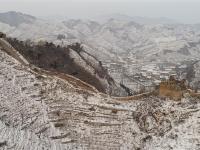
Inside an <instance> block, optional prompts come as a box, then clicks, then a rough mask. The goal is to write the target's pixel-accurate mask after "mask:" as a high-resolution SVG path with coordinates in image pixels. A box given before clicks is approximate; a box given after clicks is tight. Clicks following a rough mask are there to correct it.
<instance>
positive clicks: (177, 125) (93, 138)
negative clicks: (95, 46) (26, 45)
mask: <svg viewBox="0 0 200 150" xmlns="http://www.w3.org/2000/svg"><path fill="white" fill-rule="evenodd" d="M5 49H6V48H5V47H4V45H2V44H0V61H1V63H0V149H13V150H21V149H25V150H31V149H41V150H42V149H48V150H49V149H50V150H64V149H66V150H68V149H80V150H82V149H87V150H88V149H91V150H104V149H114V150H117V149H122V150H127V149H131V150H132V149H137V150H139V149H142V150H160V149H162V150H169V149H176V150H177V149H182V150H184V149H185V150H186V149H193V150H199V147H200V139H199V137H200V118H199V116H200V109H199V108H200V100H199V99H198V98H192V97H189V96H187V95H185V98H183V99H182V101H181V102H174V101H171V100H169V99H165V100H164V99H161V98H159V97H156V96H149V97H148V98H141V99H140V100H135V101H126V102H124V101H118V100H115V99H113V98H111V97H109V96H106V95H102V94H101V93H99V92H98V91H96V90H92V88H90V89H88V88H85V85H84V86H83V84H84V82H82V81H80V80H78V79H77V80H76V79H75V78H73V77H71V76H68V78H61V77H60V76H59V75H56V74H53V73H48V72H46V71H43V70H40V69H38V68H37V67H34V66H29V65H27V64H26V63H25V64H22V63H21V62H19V61H18V60H16V59H14V58H13V57H16V56H20V58H22V60H24V62H25V59H24V58H23V57H22V56H21V55H20V54H16V53H15V52H16V51H14V50H13V49H10V52H13V54H15V55H12V56H13V57H11V56H10V55H8V54H7V53H6V52H5ZM34 68H35V69H34Z"/></svg>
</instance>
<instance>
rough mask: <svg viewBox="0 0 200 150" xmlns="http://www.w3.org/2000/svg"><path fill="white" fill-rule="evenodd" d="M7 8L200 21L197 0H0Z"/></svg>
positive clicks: (85, 15)
mask: <svg viewBox="0 0 200 150" xmlns="http://www.w3.org/2000/svg"><path fill="white" fill-rule="evenodd" d="M10 10H14V11H21V12H24V13H28V14H32V15H34V16H52V15H53V16H56V15H60V16H66V17H68V18H90V17H94V16H102V15H106V14H113V13H120V14H126V15H129V16H145V17H167V18H171V19H174V20H177V21H180V22H184V23H200V0H0V12H5V11H10Z"/></svg>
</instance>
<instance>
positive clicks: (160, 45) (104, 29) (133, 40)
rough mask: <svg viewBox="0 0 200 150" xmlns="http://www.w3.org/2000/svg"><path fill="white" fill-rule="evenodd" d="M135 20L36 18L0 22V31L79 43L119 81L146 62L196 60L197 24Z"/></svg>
mask: <svg viewBox="0 0 200 150" xmlns="http://www.w3.org/2000/svg"><path fill="white" fill-rule="evenodd" d="M143 19H144V18H143ZM146 20H147V19H146ZM136 21H137V20H136V19H135V20H134V19H133V18H132V17H127V16H123V15H121V16H119V15H118V17H113V18H111V19H108V20H107V21H105V22H104V23H99V22H96V21H91V20H73V19H70V20H65V21H47V20H41V19H36V20H35V21H34V22H32V23H23V24H20V25H19V26H17V27H13V26H10V25H9V24H6V23H0V31H3V32H5V33H6V34H7V35H9V36H11V37H16V38H19V39H21V40H27V39H30V40H32V41H35V42H40V41H45V40H46V41H51V42H53V43H55V44H59V45H68V44H71V43H75V42H79V43H82V46H83V47H84V49H85V51H87V52H88V53H89V54H91V55H93V56H95V57H96V58H98V59H99V60H100V61H101V62H102V64H103V65H104V66H105V67H106V68H108V70H109V72H110V74H111V75H112V76H113V77H114V79H116V80H118V82H120V80H121V77H120V76H122V75H123V73H126V74H128V75H134V74H136V73H138V72H141V69H142V67H145V66H147V65H149V64H151V65H156V67H157V68H158V67H160V64H162V65H163V64H169V63H170V64H172V65H174V67H177V66H176V65H181V64H184V63H188V62H194V61H199V58H200V29H199V28H198V25H185V24H175V23H171V24H169V23H167V24H166V23H162V22H159V23H153V24H151V23H150V24H149V23H143V24H141V22H140V21H138V22H136ZM58 36H59V37H63V38H58ZM151 70H152V69H151ZM153 71H154V70H153ZM158 71H160V70H158ZM160 76H162V75H160Z"/></svg>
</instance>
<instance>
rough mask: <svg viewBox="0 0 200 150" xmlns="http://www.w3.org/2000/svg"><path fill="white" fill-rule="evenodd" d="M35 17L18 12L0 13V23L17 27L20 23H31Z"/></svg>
mask: <svg viewBox="0 0 200 150" xmlns="http://www.w3.org/2000/svg"><path fill="white" fill-rule="evenodd" d="M34 20H36V18H35V17H33V16H31V15H27V14H23V13H20V12H15V11H9V12H5V13H0V22H3V23H6V24H9V25H10V26H19V25H20V24H22V23H33V22H34Z"/></svg>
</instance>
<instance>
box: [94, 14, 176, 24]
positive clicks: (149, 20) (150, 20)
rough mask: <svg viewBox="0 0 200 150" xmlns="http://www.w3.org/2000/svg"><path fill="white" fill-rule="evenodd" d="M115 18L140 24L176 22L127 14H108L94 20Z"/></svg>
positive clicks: (101, 20)
mask: <svg viewBox="0 0 200 150" xmlns="http://www.w3.org/2000/svg"><path fill="white" fill-rule="evenodd" d="M111 18H112V19H116V20H120V21H134V22H137V23H140V24H178V22H177V21H175V20H173V19H169V18H166V17H161V18H149V17H140V16H128V15H123V14H110V15H104V16H99V17H96V18H94V20H96V21H100V22H106V21H107V20H109V19H111Z"/></svg>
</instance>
